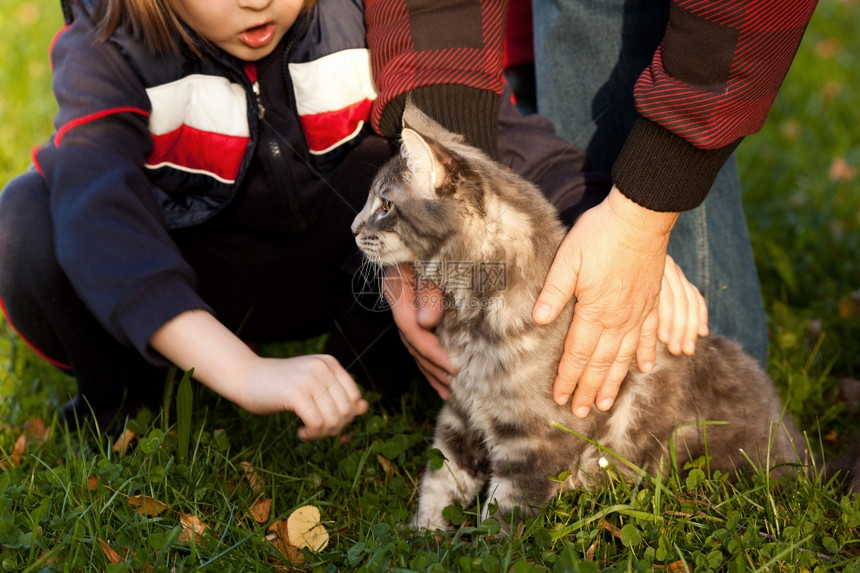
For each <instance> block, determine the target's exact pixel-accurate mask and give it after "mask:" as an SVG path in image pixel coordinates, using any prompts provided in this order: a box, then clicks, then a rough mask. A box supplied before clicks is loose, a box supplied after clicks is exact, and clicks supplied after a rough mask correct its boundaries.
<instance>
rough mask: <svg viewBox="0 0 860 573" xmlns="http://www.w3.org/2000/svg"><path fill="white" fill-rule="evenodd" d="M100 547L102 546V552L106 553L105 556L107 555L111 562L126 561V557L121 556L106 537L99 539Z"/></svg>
mask: <svg viewBox="0 0 860 573" xmlns="http://www.w3.org/2000/svg"><path fill="white" fill-rule="evenodd" d="M99 547H101V548H102V553H104V554H105V557H107V560H108V561H110V562H111V563H122V562H123V561H125V559H123V558H122V557H120V555H119V553H117V552H116V551H114V549H113V547H111V546H110V543H108V542H107V541H105V540H104V539H99Z"/></svg>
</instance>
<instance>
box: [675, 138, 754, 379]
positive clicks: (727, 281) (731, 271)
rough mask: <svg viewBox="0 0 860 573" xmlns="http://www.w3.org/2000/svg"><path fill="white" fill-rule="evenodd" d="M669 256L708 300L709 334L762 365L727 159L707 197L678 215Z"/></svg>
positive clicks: (747, 252) (737, 195) (744, 239)
mask: <svg viewBox="0 0 860 573" xmlns="http://www.w3.org/2000/svg"><path fill="white" fill-rule="evenodd" d="M669 254H670V255H672V257H674V259H675V261H676V262H677V263H678V265H680V267H681V268H682V269H683V270H684V274H686V275H687V278H688V279H689V280H690V282H692V283H693V284H695V285H696V286H697V287H699V290H701V291H702V294H703V295H704V296H705V299H706V300H707V301H708V324H709V327H710V329H711V332H713V333H714V334H720V335H722V336H725V337H726V338H730V339H732V340H735V341H737V342H739V343H740V344H741V346H743V348H744V350H746V351H747V352H748V353H749V354H751V355H752V356H754V357H755V358H757V359H758V360H759V361H760V362H761V364H765V363H766V361H767V344H768V341H767V321H766V318H765V312H764V303H763V302H762V298H761V286H760V284H759V280H758V272H757V270H756V267H755V260H754V258H753V251H752V246H751V245H750V237H749V231H748V230H747V224H746V218H745V217H744V212H743V205H742V204H741V188H740V181H739V180H738V170H737V163H736V162H735V157H734V155H732V156H731V157H730V158H729V160H728V161H727V162H726V164H725V166H723V168H722V170H720V173H719V175H717V179H716V181H714V185H713V186H712V187H711V191H710V193H708V197H707V199H705V202H704V203H702V204H701V205H700V206H699V207H697V208H696V209H693V210H692V211H686V212H684V213H681V216H680V217H679V218H678V222H677V223H676V224H675V228H674V229H673V230H672V237H671V239H670V240H669Z"/></svg>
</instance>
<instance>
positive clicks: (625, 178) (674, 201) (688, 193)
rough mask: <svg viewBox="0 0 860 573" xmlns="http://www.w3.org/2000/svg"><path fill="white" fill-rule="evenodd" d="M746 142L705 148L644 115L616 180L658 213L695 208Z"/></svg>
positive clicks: (614, 171) (626, 147) (629, 194)
mask: <svg viewBox="0 0 860 573" xmlns="http://www.w3.org/2000/svg"><path fill="white" fill-rule="evenodd" d="M741 139H743V138H740V139H738V140H737V141H735V142H733V143H731V144H729V145H727V146H726V147H722V148H720V149H713V150H710V149H699V148H698V147H695V146H694V145H692V144H690V143H688V142H687V141H686V140H684V139H683V138H681V137H680V136H677V135H675V134H674V133H672V132H671V131H669V130H667V129H665V128H664V127H662V126H660V125H658V124H656V123H654V122H652V121H649V120H647V119H644V118H641V117H640V118H639V119H637V120H636V123H635V124H634V126H633V130H632V131H631V132H630V135H629V136H628V138H627V142H626V143H625V144H624V149H622V150H621V155H619V157H618V159H617V160H616V161H615V165H614V166H613V167H612V180H613V182H614V183H615V185H616V187H618V189H619V190H620V191H621V192H622V193H623V194H624V195H625V196H626V197H627V198H628V199H630V200H632V201H634V202H635V203H638V204H639V205H642V206H643V207H646V208H648V209H651V210H652V211H662V212H680V211H688V210H690V209H695V208H696V207H698V206H699V205H700V204H701V203H702V201H704V200H705V197H706V196H707V195H708V192H709V191H710V190H711V185H713V183H714V179H716V178H717V173H719V171H720V169H722V167H723V165H724V164H725V162H726V160H728V158H729V156H731V154H732V152H733V151H734V150H735V148H736V147H737V146H738V144H739V143H740V142H741Z"/></svg>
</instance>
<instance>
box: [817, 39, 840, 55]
mask: <svg viewBox="0 0 860 573" xmlns="http://www.w3.org/2000/svg"><path fill="white" fill-rule="evenodd" d="M840 52H842V42H840V41H839V40H838V39H837V38H827V39H824V40H821V41H820V42H818V43H817V44H816V45H815V53H816V55H818V57H819V58H822V59H825V60H829V59H830V58H835V57H836V56H838V55H839V53H840Z"/></svg>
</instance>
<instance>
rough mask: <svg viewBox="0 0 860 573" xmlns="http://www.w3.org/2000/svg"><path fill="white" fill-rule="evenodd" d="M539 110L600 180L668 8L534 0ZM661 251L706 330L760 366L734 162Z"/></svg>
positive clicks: (759, 330)
mask: <svg viewBox="0 0 860 573" xmlns="http://www.w3.org/2000/svg"><path fill="white" fill-rule="evenodd" d="M532 9H533V12H534V46H535V75H536V82H537V100H538V112H539V113H541V114H543V115H545V116H547V117H549V118H550V119H551V120H552V121H553V122H554V123H555V125H556V128H557V130H558V133H559V135H561V136H562V137H564V138H565V139H567V140H568V141H570V142H572V143H574V144H576V145H579V146H581V147H584V148H585V149H586V150H587V152H588V154H589V158H590V159H591V161H592V163H593V165H594V167H595V168H596V169H597V170H599V171H603V172H606V173H608V172H609V171H610V170H611V168H612V164H613V163H614V162H615V159H616V157H617V156H618V154H619V152H620V151H621V148H622V146H623V145H624V141H625V140H626V138H627V134H628V133H629V132H630V129H631V127H632V126H633V123H634V122H635V120H636V117H637V114H636V110H635V107H634V103H633V85H634V84H635V82H636V79H637V78H638V76H639V74H640V72H641V71H642V70H643V69H644V68H645V67H646V66H647V65H648V64H649V63H650V61H651V58H652V56H653V54H654V51H655V49H656V48H657V46H658V45H659V44H660V42H661V40H662V38H663V35H664V32H665V30H666V24H667V22H668V15H669V2H668V1H664V2H655V1H654V0H532ZM669 253H670V254H671V255H672V256H673V257H674V258H675V260H676V261H677V262H678V264H679V265H680V266H681V268H682V269H684V272H685V274H686V275H687V277H688V278H689V279H690V281H691V282H693V283H694V284H695V285H696V286H698V287H699V289H700V290H701V291H702V292H703V293H704V294H705V296H706V298H707V300H708V312H709V323H710V327H711V332H713V333H715V334H720V335H722V336H725V337H727V338H731V339H734V340H736V341H738V342H740V343H741V344H742V345H743V347H744V349H745V350H746V351H747V352H749V353H750V354H752V355H753V356H755V357H756V358H758V359H759V360H761V361H762V363H764V361H765V360H766V358H767V326H766V321H765V315H764V306H763V304H762V300H761V291H760V286H759V282H758V273H757V271H756V268H755V264H754V260H753V254H752V247H751V245H750V242H749V233H748V231H747V226H746V219H745V217H744V213H743V206H742V204H741V190H740V181H739V179H738V175H737V167H736V163H735V159H734V156H732V158H731V159H729V161H728V162H727V163H726V165H725V167H724V168H723V169H722V171H721V172H720V174H719V175H718V177H717V180H716V181H715V183H714V186H713V187H712V188H711V192H710V193H709V195H708V197H707V199H706V200H705V202H704V203H703V204H702V205H701V206H700V207H698V208H697V209H694V210H692V211H689V212H686V213H683V214H682V215H681V217H680V218H679V220H678V223H677V224H676V225H675V229H674V231H673V233H672V239H671V241H670V244H669Z"/></svg>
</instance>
